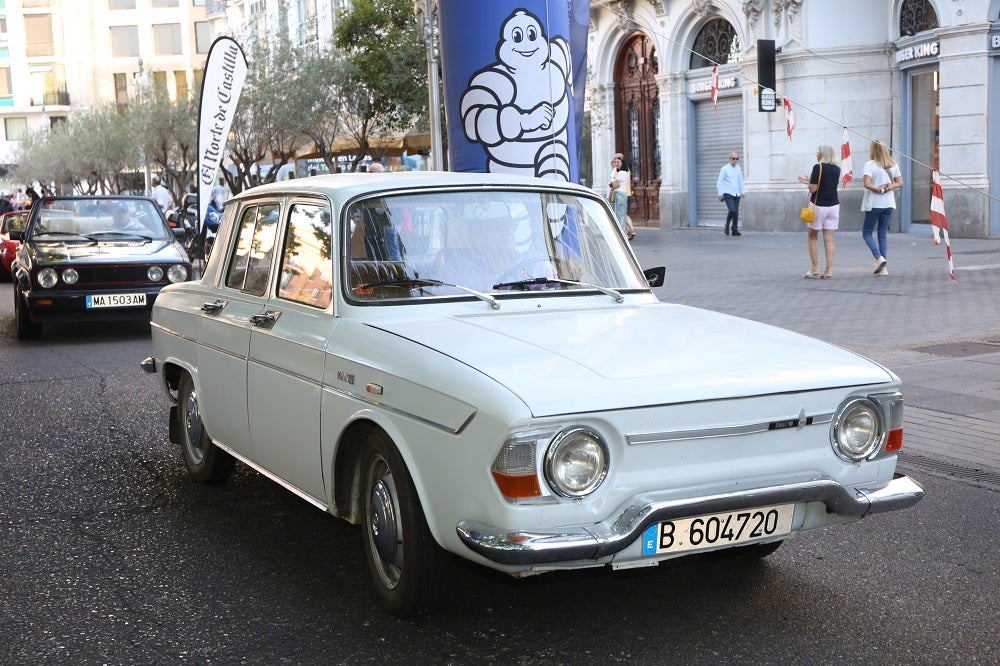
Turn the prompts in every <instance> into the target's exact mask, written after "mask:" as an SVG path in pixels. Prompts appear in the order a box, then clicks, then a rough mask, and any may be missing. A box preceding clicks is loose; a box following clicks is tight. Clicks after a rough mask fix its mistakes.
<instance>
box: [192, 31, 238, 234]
mask: <svg viewBox="0 0 1000 666" xmlns="http://www.w3.org/2000/svg"><path fill="white" fill-rule="evenodd" d="M246 76H247V59H246V56H245V55H244V54H243V49H242V48H240V45H239V44H238V43H236V41H235V40H234V39H233V38H231V37H219V38H218V39H216V40H215V41H214V42H212V46H211V48H209V50H208V59H207V60H206V61H205V76H204V78H203V79H202V82H201V107H200V108H199V110H198V231H199V232H200V231H201V225H202V223H203V221H204V219H205V211H206V210H207V209H208V202H209V201H210V200H211V198H212V186H213V185H214V184H215V175H216V173H217V172H218V170H219V168H220V167H221V166H222V161H223V159H224V158H225V156H226V139H227V138H228V137H229V128H230V127H232V124H233V116H235V115H236V105H237V104H238V103H239V101H240V94H241V93H242V92H243V83H244V82H245V81H246Z"/></svg>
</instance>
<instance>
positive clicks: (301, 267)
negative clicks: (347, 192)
mask: <svg viewBox="0 0 1000 666" xmlns="http://www.w3.org/2000/svg"><path fill="white" fill-rule="evenodd" d="M331 225H332V222H331V217H330V210H329V209H328V208H327V207H326V206H319V205H313V204H294V205H293V206H292V208H291V211H290V212H289V215H288V228H287V231H286V232H285V249H284V253H283V254H282V257H281V280H280V282H279V284H278V296H279V297H280V298H286V299H288V300H290V301H297V302H299V303H305V304H306V305H313V306H316V307H318V308H325V307H327V306H328V305H329V304H330V300H331V299H332V296H333V256H332V252H331V249H330V248H331V245H330V243H331V233H332V231H333V229H332V226H331Z"/></svg>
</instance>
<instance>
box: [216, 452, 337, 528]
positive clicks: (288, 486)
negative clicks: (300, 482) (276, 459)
mask: <svg viewBox="0 0 1000 666" xmlns="http://www.w3.org/2000/svg"><path fill="white" fill-rule="evenodd" d="M212 444H214V445H215V446H217V447H218V448H220V449H222V450H223V451H225V452H226V453H228V454H229V455H231V456H232V457H234V458H236V459H237V460H239V461H240V462H241V463H243V464H244V465H246V466H248V467H251V468H253V469H254V470H255V471H257V472H260V473H261V474H263V475H264V476H266V477H267V478H269V479H271V480H272V481H274V482H275V483H277V484H278V485H279V486H281V487H282V488H284V489H285V490H287V491H289V492H292V493H294V494H296V495H298V496H299V497H301V498H302V499H304V500H305V501H307V502H309V503H310V504H312V505H313V506H314V507H316V508H317V509H320V510H322V511H327V512H329V510H330V508H329V507H328V506H327V505H326V504H325V503H324V502H321V501H320V500H318V499H316V498H315V497H313V496H312V495H310V494H309V493H307V492H306V491H304V490H300V489H299V488H298V487H297V486H293V485H292V484H290V483H289V482H287V481H285V480H284V479H282V478H281V477H280V476H276V475H275V474H274V473H273V472H269V471H267V470H266V469H264V468H263V467H261V466H260V465H258V464H257V463H255V462H254V461H252V460H250V459H249V458H247V457H246V456H245V455H243V454H241V453H237V452H236V451H234V450H233V449H232V448H230V447H229V446H226V445H225V444H223V443H221V442H217V441H215V440H214V439H213V440H212Z"/></svg>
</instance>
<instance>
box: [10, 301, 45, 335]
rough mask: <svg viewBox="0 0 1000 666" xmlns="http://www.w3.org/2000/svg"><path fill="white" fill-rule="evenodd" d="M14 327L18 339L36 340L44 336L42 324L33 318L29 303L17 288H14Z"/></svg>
mask: <svg viewBox="0 0 1000 666" xmlns="http://www.w3.org/2000/svg"><path fill="white" fill-rule="evenodd" d="M14 327H15V329H16V330H17V338H18V340H35V339H37V338H40V337H41V336H42V325H41V324H39V323H38V322H36V321H35V320H34V319H32V318H31V311H30V310H28V303H27V302H26V301H25V300H24V296H22V295H21V292H20V291H18V290H17V289H14Z"/></svg>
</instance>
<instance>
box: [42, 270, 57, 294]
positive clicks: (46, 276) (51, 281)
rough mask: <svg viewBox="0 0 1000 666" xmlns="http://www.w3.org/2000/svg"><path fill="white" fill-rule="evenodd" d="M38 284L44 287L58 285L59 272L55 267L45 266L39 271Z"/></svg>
mask: <svg viewBox="0 0 1000 666" xmlns="http://www.w3.org/2000/svg"><path fill="white" fill-rule="evenodd" d="M37 279H38V286H40V287H44V288H45V289H51V288H52V287H54V286H56V283H57V282H59V274H58V273H56V269H54V268H43V269H42V270H40V271H38V277H37Z"/></svg>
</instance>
